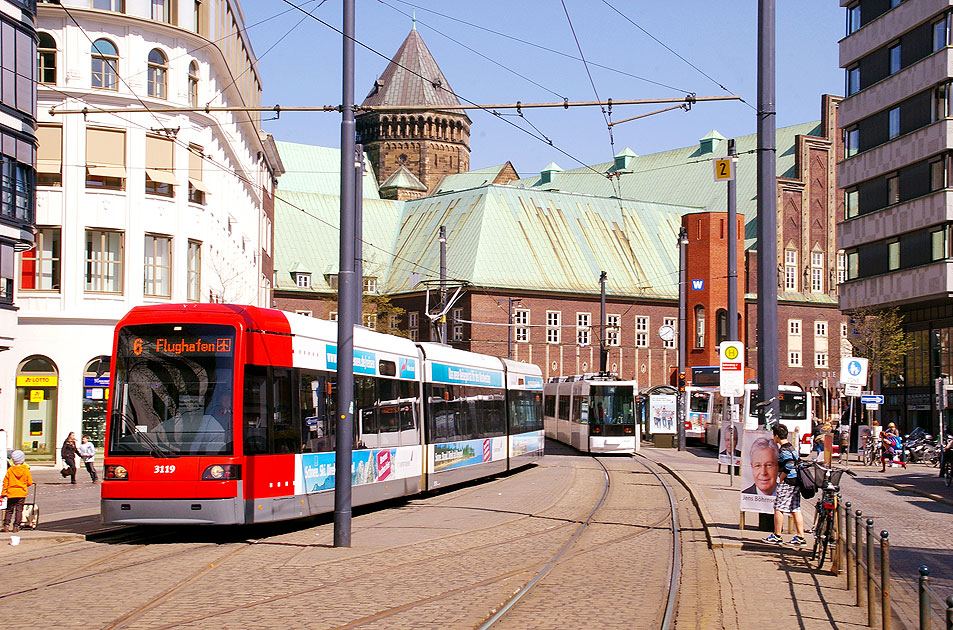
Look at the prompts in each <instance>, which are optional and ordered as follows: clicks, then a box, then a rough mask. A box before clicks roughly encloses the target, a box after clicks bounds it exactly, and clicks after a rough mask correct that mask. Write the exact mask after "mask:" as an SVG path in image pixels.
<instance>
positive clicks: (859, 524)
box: [854, 510, 864, 606]
mask: <svg viewBox="0 0 953 630" xmlns="http://www.w3.org/2000/svg"><path fill="white" fill-rule="evenodd" d="M863 514H864V513H863V512H861V511H860V510H857V514H855V519H856V520H855V522H854V526H855V527H854V534H855V535H856V544H855V545H854V551H855V554H854V558H855V559H856V560H857V578H856V579H855V580H854V586H855V587H856V588H857V605H858V606H863V605H864V587H863V584H864V580H863V579H862V578H863V570H864V563H863V562H862V561H861V559H860V554H861V553H862V552H861V550H862V549H863V548H864V526H863V521H864V519H862V518H861V516H863Z"/></svg>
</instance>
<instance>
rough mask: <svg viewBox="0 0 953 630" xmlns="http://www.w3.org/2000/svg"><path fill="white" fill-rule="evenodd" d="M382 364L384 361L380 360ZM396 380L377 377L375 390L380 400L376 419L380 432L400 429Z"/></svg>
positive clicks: (398, 394)
mask: <svg viewBox="0 0 953 630" xmlns="http://www.w3.org/2000/svg"><path fill="white" fill-rule="evenodd" d="M381 363H382V364H383V363H384V361H381ZM397 384H398V381H395V380H391V379H389V378H382V379H378V381H377V390H378V398H379V400H380V409H379V415H378V420H379V422H380V431H381V433H397V432H398V431H400V417H399V414H400V402H399V398H400V392H399V388H398V386H397Z"/></svg>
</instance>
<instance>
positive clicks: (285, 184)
mask: <svg viewBox="0 0 953 630" xmlns="http://www.w3.org/2000/svg"><path fill="white" fill-rule="evenodd" d="M275 145H276V146H277V147H278V154H279V155H280V156H281V161H282V163H283V164H284V165H285V174H284V175H282V176H281V177H280V178H279V180H278V188H279V189H280V190H285V191H291V190H295V191H299V192H309V193H317V194H321V195H339V194H340V192H341V151H340V150H339V149H331V148H328V147H317V146H313V145H310V144H298V143H296V142H275ZM364 198H365V199H380V195H379V194H378V192H377V178H376V177H375V175H374V168H373V167H372V166H371V162H370V160H368V159H367V155H366V154H365V156H364Z"/></svg>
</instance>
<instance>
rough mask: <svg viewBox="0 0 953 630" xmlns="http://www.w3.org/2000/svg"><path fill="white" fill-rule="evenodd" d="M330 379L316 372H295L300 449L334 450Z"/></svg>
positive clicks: (307, 450)
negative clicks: (300, 435) (296, 375)
mask: <svg viewBox="0 0 953 630" xmlns="http://www.w3.org/2000/svg"><path fill="white" fill-rule="evenodd" d="M329 383H330V381H329V380H328V379H327V378H326V377H325V376H323V375H321V374H319V373H317V372H307V371H301V372H300V373H299V375H298V408H299V413H300V422H301V434H302V436H303V438H304V439H303V442H302V444H301V452H302V453H320V452H323V451H333V450H334V411H333V400H332V401H331V402H330V404H329V400H328V399H329V398H331V394H330V388H329V387H328V384H329Z"/></svg>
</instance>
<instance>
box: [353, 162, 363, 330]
mask: <svg viewBox="0 0 953 630" xmlns="http://www.w3.org/2000/svg"><path fill="white" fill-rule="evenodd" d="M354 280H355V282H354V287H353V289H354V313H355V317H356V320H355V322H354V323H355V324H363V323H364V145H362V144H355V145H354Z"/></svg>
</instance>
